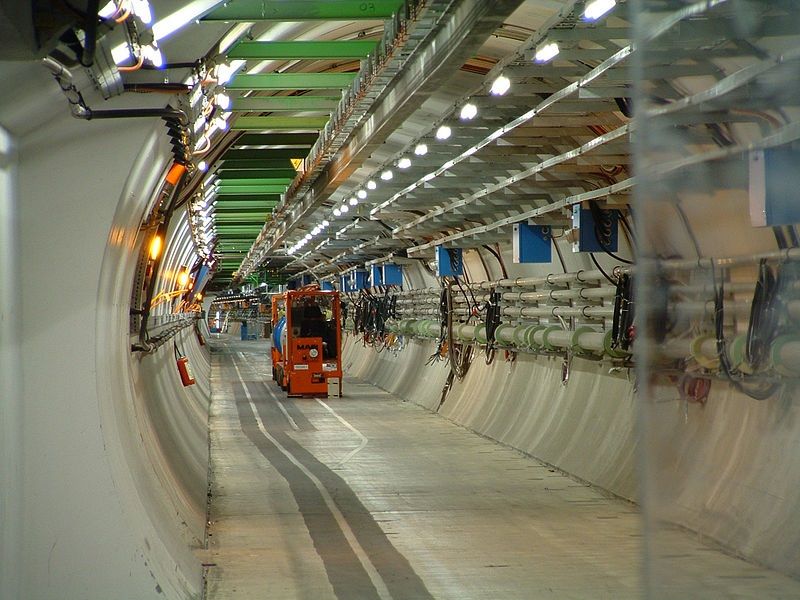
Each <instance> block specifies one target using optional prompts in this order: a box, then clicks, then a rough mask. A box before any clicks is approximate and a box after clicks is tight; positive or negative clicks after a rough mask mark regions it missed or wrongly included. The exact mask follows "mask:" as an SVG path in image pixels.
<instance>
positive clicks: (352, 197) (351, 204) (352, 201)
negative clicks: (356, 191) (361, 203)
mask: <svg viewBox="0 0 800 600" xmlns="http://www.w3.org/2000/svg"><path fill="white" fill-rule="evenodd" d="M348 202H350V206H355V205H356V204H358V198H356V197H355V196H351V197H350V200H348Z"/></svg>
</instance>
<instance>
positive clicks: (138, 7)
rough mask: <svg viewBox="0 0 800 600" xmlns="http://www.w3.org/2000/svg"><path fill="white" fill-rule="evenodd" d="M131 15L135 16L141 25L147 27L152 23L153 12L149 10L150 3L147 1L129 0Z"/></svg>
mask: <svg viewBox="0 0 800 600" xmlns="http://www.w3.org/2000/svg"><path fill="white" fill-rule="evenodd" d="M130 2H131V8H132V9H133V14H135V15H136V16H137V17H139V19H141V21H142V23H144V24H145V25H149V24H150V23H152V22H153V11H152V10H150V3H149V2H148V1H147V0H130Z"/></svg>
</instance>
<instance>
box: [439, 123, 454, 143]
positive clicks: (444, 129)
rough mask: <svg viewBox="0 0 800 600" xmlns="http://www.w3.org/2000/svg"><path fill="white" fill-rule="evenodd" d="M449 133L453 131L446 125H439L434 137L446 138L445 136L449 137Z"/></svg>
mask: <svg viewBox="0 0 800 600" xmlns="http://www.w3.org/2000/svg"><path fill="white" fill-rule="evenodd" d="M451 133H453V131H452V130H451V129H450V128H449V127H448V126H447V125H442V126H441V127H439V129H437V130H436V139H437V140H446V139H447V138H449V137H450V134H451Z"/></svg>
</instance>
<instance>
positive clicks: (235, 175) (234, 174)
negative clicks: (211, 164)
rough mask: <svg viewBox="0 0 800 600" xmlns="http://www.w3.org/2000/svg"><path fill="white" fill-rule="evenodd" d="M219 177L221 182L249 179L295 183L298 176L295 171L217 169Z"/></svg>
mask: <svg viewBox="0 0 800 600" xmlns="http://www.w3.org/2000/svg"><path fill="white" fill-rule="evenodd" d="M217 176H218V177H219V178H220V180H221V181H224V182H227V181H228V180H229V179H247V178H249V177H259V178H280V179H287V178H288V179H289V180H290V181H293V180H294V178H295V177H296V176H297V171H295V170H294V169H291V168H290V169H217Z"/></svg>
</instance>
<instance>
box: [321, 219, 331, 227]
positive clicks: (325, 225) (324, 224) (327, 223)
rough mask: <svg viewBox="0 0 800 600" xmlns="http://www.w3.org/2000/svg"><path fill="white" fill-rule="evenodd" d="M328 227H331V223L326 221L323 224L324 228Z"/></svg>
mask: <svg viewBox="0 0 800 600" xmlns="http://www.w3.org/2000/svg"><path fill="white" fill-rule="evenodd" d="M328 225H330V221H327V220H325V221H323V222H322V226H323V227H327V226H328Z"/></svg>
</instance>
